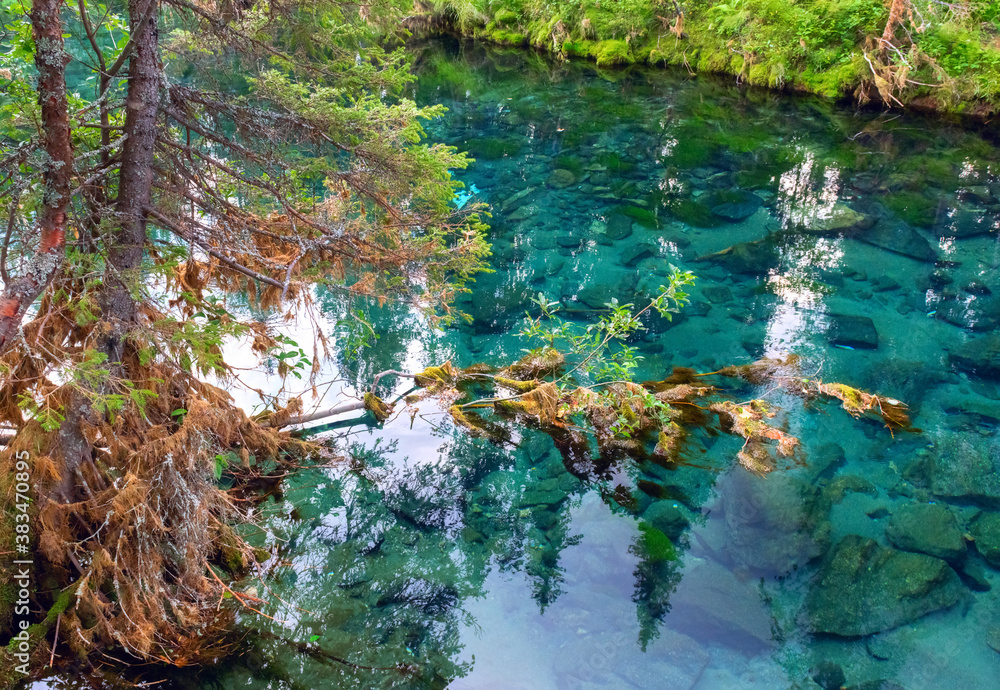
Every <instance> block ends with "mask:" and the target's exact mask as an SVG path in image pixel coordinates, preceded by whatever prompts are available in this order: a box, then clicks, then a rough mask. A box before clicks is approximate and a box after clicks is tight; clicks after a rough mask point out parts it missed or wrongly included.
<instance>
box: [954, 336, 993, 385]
mask: <svg viewBox="0 0 1000 690" xmlns="http://www.w3.org/2000/svg"><path fill="white" fill-rule="evenodd" d="M948 360H949V361H950V362H951V365H952V366H953V367H955V368H956V369H958V370H959V371H964V372H966V373H967V374H975V375H977V376H982V377H985V378H994V379H1000V335H998V334H996V333H991V334H990V335H984V336H980V337H978V338H974V339H973V340H970V341H968V342H967V343H965V344H964V345H962V346H961V347H959V348H958V349H956V350H953V351H952V352H951V353H950V354H949V355H948Z"/></svg>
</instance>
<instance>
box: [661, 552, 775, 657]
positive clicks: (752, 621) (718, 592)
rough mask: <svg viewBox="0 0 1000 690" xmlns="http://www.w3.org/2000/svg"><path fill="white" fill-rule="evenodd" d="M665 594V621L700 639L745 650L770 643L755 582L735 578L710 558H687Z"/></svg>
mask: <svg viewBox="0 0 1000 690" xmlns="http://www.w3.org/2000/svg"><path fill="white" fill-rule="evenodd" d="M683 576H684V577H683V579H681V581H680V583H679V584H678V585H677V589H676V590H675V591H674V593H673V594H672V595H671V597H670V605H671V606H670V612H669V613H668V614H667V617H666V619H665V621H664V622H665V623H666V624H667V625H668V626H669V627H670V628H673V629H675V630H678V631H679V632H685V633H688V634H690V635H692V636H693V637H695V639H696V640H699V641H702V642H703V643H705V644H709V643H711V644H712V645H719V644H723V645H726V646H728V647H732V648H734V649H737V650H740V651H743V652H745V653H751V654H752V653H758V652H760V651H761V650H762V649H766V648H769V647H773V646H774V643H773V642H772V632H771V615H770V613H769V612H768V609H767V607H766V606H765V605H764V603H763V602H762V601H761V598H760V592H759V591H758V588H757V581H756V580H755V579H753V578H750V579H749V580H747V581H741V580H739V579H738V578H737V577H736V576H735V575H734V574H733V573H732V572H731V571H730V570H729V569H728V568H725V567H723V566H722V565H720V564H718V563H716V562H715V561H710V560H703V559H690V560H687V561H686V563H685V567H684V570H683Z"/></svg>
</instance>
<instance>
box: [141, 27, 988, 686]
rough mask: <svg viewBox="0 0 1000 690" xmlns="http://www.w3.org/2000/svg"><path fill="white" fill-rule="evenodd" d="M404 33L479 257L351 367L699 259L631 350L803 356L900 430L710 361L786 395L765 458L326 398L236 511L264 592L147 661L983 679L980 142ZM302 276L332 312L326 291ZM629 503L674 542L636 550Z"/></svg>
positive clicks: (349, 372) (628, 680)
mask: <svg viewBox="0 0 1000 690" xmlns="http://www.w3.org/2000/svg"><path fill="white" fill-rule="evenodd" d="M415 50H417V53H416V55H417V58H416V63H417V72H418V75H419V79H418V81H417V82H416V83H415V84H414V86H413V96H414V97H415V98H416V99H417V100H418V101H420V102H422V103H431V102H443V103H444V104H445V105H447V106H448V108H449V109H450V110H449V113H448V114H447V115H446V116H445V117H444V118H442V119H441V120H440V121H436V122H433V123H430V124H429V125H428V132H429V134H430V136H431V138H432V139H433V140H435V141H441V142H445V143H448V144H451V145H454V146H457V147H459V148H462V149H465V150H469V151H471V152H472V154H473V155H474V156H476V157H477V158H478V160H477V162H476V163H475V164H474V165H472V166H471V167H470V168H469V169H468V170H467V171H462V172H461V173H458V175H459V178H460V179H461V180H462V181H463V182H464V183H465V184H466V185H467V188H468V189H469V190H473V189H474V190H475V191H476V194H475V197H474V198H475V199H476V200H478V201H483V202H486V203H488V204H490V206H491V207H492V213H493V218H492V221H491V224H492V231H491V241H492V243H493V247H494V249H493V259H492V265H493V267H494V269H496V272H495V273H492V274H489V275H485V276H482V277H480V279H479V280H478V282H477V283H476V286H475V288H474V290H473V292H472V294H471V295H470V296H468V297H465V298H463V299H461V300H460V301H459V306H460V307H461V308H462V309H464V310H465V311H467V312H468V313H470V314H471V315H472V316H473V318H474V320H473V322H472V323H471V324H468V325H461V326H458V327H454V328H451V329H447V330H444V331H442V332H436V333H435V332H431V331H430V330H429V329H428V328H427V327H426V326H425V325H424V324H423V323H422V322H421V321H420V320H419V319H418V318H417V317H416V316H414V315H413V314H410V313H409V312H406V311H405V310H402V309H400V308H394V307H391V306H388V307H385V308H384V309H372V310H371V311H370V316H371V317H372V318H373V319H375V323H376V324H377V326H378V330H379V331H380V332H381V334H382V337H381V338H380V339H379V341H378V342H377V343H376V344H375V345H374V346H373V347H372V348H370V349H369V350H366V351H364V352H363V353H362V354H361V356H360V358H359V360H357V361H348V360H346V359H345V360H343V361H341V362H340V364H339V367H338V372H339V375H340V376H342V377H344V379H346V385H348V386H367V385H369V384H370V382H371V378H372V376H373V375H374V373H375V372H378V371H380V370H383V369H388V368H395V369H405V370H410V371H416V370H419V369H421V368H423V367H424V366H426V365H430V364H440V363H441V362H443V361H445V360H448V359H450V360H452V361H453V362H454V364H455V365H456V366H468V365H471V364H474V363H476V362H484V361H485V362H489V363H493V364H505V363H509V362H510V361H512V360H514V359H517V358H519V357H520V356H521V354H522V349H523V348H525V347H527V344H526V343H525V342H524V341H523V340H522V339H521V338H519V337H518V336H517V331H518V329H519V327H520V324H521V320H522V319H523V315H524V312H525V311H526V310H529V309H531V304H530V301H529V300H530V298H531V297H532V296H534V295H535V294H537V293H539V292H541V293H544V294H545V295H546V296H547V297H548V298H549V299H550V300H558V301H560V302H561V304H562V306H563V310H564V311H563V313H564V314H566V315H567V316H568V318H571V319H573V320H575V321H576V322H578V323H581V324H585V323H588V322H591V321H593V320H594V319H595V318H596V314H597V313H598V312H597V311H595V310H600V309H601V308H602V306H603V304H604V303H605V302H607V301H609V300H610V299H611V298H612V297H617V298H618V299H619V300H620V301H623V302H624V301H635V302H636V303H639V302H641V301H642V299H643V298H644V297H646V296H648V295H649V294H653V293H654V292H655V289H656V287H657V286H658V285H660V284H661V283H663V282H665V277H666V275H667V273H668V270H669V265H670V264H674V265H677V266H679V267H681V268H683V269H687V270H691V271H693V272H694V273H695V274H696V275H697V276H698V281H697V284H696V287H695V288H694V289H693V291H692V293H693V294H692V304H691V305H690V306H689V307H688V308H687V309H685V311H684V313H683V315H682V316H681V317H680V318H676V319H675V320H674V321H673V322H672V323H668V322H666V321H664V320H651V321H649V322H648V323H647V326H648V330H647V331H645V332H644V333H643V334H641V336H640V337H638V338H637V339H636V343H635V344H636V345H637V346H638V347H639V350H640V353H641V354H642V355H643V357H644V359H643V360H642V362H641V366H640V375H639V378H640V379H643V378H649V379H662V378H664V377H665V376H666V375H667V374H668V373H669V371H670V369H671V368H672V367H674V366H685V367H693V368H695V369H698V370H699V371H703V372H709V371H714V370H716V369H719V368H721V367H723V366H725V365H728V364H743V363H748V362H751V361H754V360H756V359H758V358H760V357H762V356H784V355H785V354H788V353H796V354H798V355H800V356H801V357H802V367H803V370H804V371H805V372H808V373H809V374H810V375H812V376H814V377H816V378H819V379H822V380H825V381H842V382H844V383H847V384H850V385H854V386H859V387H862V388H865V389H867V390H871V391H874V392H878V393H881V394H883V395H888V396H892V397H895V398H898V399H900V400H902V401H904V402H906V403H907V404H909V405H910V407H911V410H912V412H913V417H914V424H915V426H917V427H919V428H920V430H921V431H919V432H913V433H899V432H897V433H896V434H895V435H893V434H892V433H890V432H889V430H888V429H886V428H885V427H883V426H882V424H881V422H879V421H876V420H872V419H857V420H856V419H852V418H850V417H849V416H847V415H846V414H845V413H844V412H843V411H842V410H840V409H838V408H836V407H834V406H831V405H822V404H815V405H811V406H810V407H809V408H806V407H805V406H804V405H803V403H802V401H800V400H798V399H796V398H793V397H790V396H787V395H783V394H781V393H779V392H775V391H771V390H767V389H761V388H755V387H753V386H749V385H744V386H742V387H740V384H739V383H738V382H734V381H732V380H730V381H723V382H721V384H720V385H723V386H725V387H727V388H729V389H730V393H731V394H732V395H733V396H734V397H736V398H737V399H749V398H752V397H757V396H761V395H764V396H767V397H768V399H770V400H772V401H773V402H775V403H776V404H778V405H780V406H781V407H782V408H783V409H784V410H785V413H784V416H783V417H782V420H783V423H784V424H786V425H787V429H788V430H789V432H790V433H792V434H794V435H796V436H798V437H799V438H800V439H801V440H802V444H803V457H802V458H801V461H800V462H799V463H796V464H793V465H792V466H790V467H788V468H784V469H782V470H779V471H775V472H773V473H771V474H770V475H768V476H767V477H766V478H760V477H757V476H756V475H753V474H750V473H748V472H747V471H746V470H744V469H743V468H742V467H740V466H739V465H737V464H735V462H734V457H735V454H736V452H737V451H738V450H739V447H740V443H739V442H738V441H736V440H734V439H733V438H730V437H727V436H724V435H718V434H713V433H711V432H709V431H706V430H698V431H695V432H694V433H693V435H692V437H691V440H690V443H689V445H688V447H687V450H686V453H685V462H684V463H683V464H681V465H679V466H676V467H671V468H664V467H662V466H660V465H657V464H655V463H652V462H649V463H636V462H632V461H627V460H620V459H618V460H615V459H608V458H600V457H589V456H588V457H579V456H576V455H572V454H567V455H566V456H565V457H564V455H563V454H562V453H560V451H559V449H557V448H556V447H555V445H554V443H553V441H552V440H551V439H550V438H549V437H548V436H546V435H545V434H542V433H540V432H538V431H534V430H531V429H526V428H520V429H516V428H515V429H512V430H511V432H510V437H509V439H507V440H506V441H504V442H500V443H491V442H490V441H488V440H485V439H473V438H470V437H469V436H468V435H467V434H465V433H464V432H462V431H461V430H460V429H456V428H455V427H454V426H453V425H452V424H451V422H450V418H449V417H448V416H447V415H445V414H443V413H442V411H441V410H440V409H438V408H436V407H435V406H434V404H432V403H428V404H425V405H423V406H422V407H421V412H420V414H419V415H416V416H414V417H412V418H411V416H410V415H409V414H408V413H407V414H402V415H400V416H398V417H397V418H395V419H393V420H391V421H389V422H387V423H386V424H385V425H384V427H383V428H375V427H373V426H371V425H370V424H367V423H366V421H367V420H363V419H362V420H355V421H354V422H345V423H340V424H337V425H333V426H331V427H328V428H326V430H325V431H322V432H321V434H320V437H329V438H330V439H332V440H336V441H337V443H339V447H340V448H348V449H349V453H348V454H347V455H348V459H347V460H346V461H345V462H342V463H339V464H335V465H334V466H332V467H329V468H322V469H314V470H308V471H304V472H302V473H300V474H299V475H297V476H295V477H293V478H291V479H290V480H289V481H288V482H287V484H286V487H285V490H284V492H283V494H281V495H279V496H277V497H274V498H272V499H270V500H269V501H268V503H267V504H266V505H265V508H264V515H263V517H261V518H260V519H259V522H260V524H261V527H262V530H263V531H262V533H260V534H258V535H257V536H256V537H255V538H256V539H257V540H258V541H259V542H260V543H262V544H271V545H277V546H276V548H275V557H274V558H273V559H272V561H271V562H270V563H269V564H268V568H269V572H270V573H271V574H272V575H273V578H272V579H271V580H269V581H268V582H267V588H265V587H264V585H261V584H258V585H257V586H258V590H259V595H260V596H261V597H262V598H263V599H265V600H267V601H268V602H269V608H267V613H268V614H270V615H271V616H273V617H274V618H275V619H276V620H275V621H273V622H272V621H266V620H265V621H263V622H260V621H259V620H256V619H254V618H253V617H252V616H247V617H244V618H243V621H244V622H246V623H247V624H248V629H249V632H248V635H247V636H246V637H245V638H243V639H242V641H241V642H240V644H239V645H238V646H237V647H236V648H235V649H234V651H233V652H232V653H231V654H230V655H229V656H227V657H225V658H224V659H222V660H220V662H219V664H218V665H217V666H215V667H208V668H202V669H199V670H197V671H194V670H192V671H190V672H182V673H180V674H179V675H177V676H176V677H173V678H172V679H171V680H170V681H169V684H170V685H171V686H173V687H205V688H237V687H243V688H260V689H263V688H444V687H449V688H456V689H458V688H559V689H570V688H669V689H673V688H698V689H699V690H713V689H716V688H741V689H742V688H761V689H764V688H786V687H800V688H815V687H840V686H841V685H846V686H851V687H866V688H875V687H883V688H887V689H888V688H896V687H904V688H909V689H915V688H940V687H954V688H978V687H992V686H994V685H995V683H996V681H995V680H994V679H995V678H997V677H1000V655H998V651H995V650H1000V627H998V626H1000V615H998V614H1000V598H998V593H1000V578H998V576H997V571H996V570H995V569H994V568H995V567H1000V512H996V511H998V510H1000V475H997V469H998V464H1000V439H998V435H997V428H998V420H1000V342H998V336H996V335H995V334H994V333H995V329H996V327H997V325H998V322H1000V277H998V271H997V269H998V267H1000V240H998V238H1000V232H998V227H1000V178H998V176H1000V150H998V149H997V148H996V147H995V142H991V141H990V140H989V138H988V136H987V134H986V133H978V132H975V131H972V130H970V129H963V128H962V127H959V126H952V125H948V124H942V123H934V122H932V121H929V120H925V119H922V118H920V117H917V116H905V117H904V116H900V115H899V114H895V113H894V114H880V113H877V112H866V113H856V112H854V111H852V110H849V109H845V108H840V107H836V106H833V105H831V104H829V103H826V102H822V101H818V100H812V99H799V98H795V97H791V96H787V95H783V96H779V95H775V94H772V93H759V92H746V91H742V90H739V89H737V88H736V87H734V86H731V85H728V84H723V83H721V82H716V81H712V80H709V79H699V80H692V79H689V78H688V76H687V75H686V74H684V73H676V72H669V73H665V72H658V71H645V70H634V71H629V72H598V71H596V70H595V68H594V67H593V66H591V65H587V64H577V63H568V64H553V63H549V62H546V61H545V60H543V59H541V58H539V57H536V56H533V55H530V54H524V53H518V52H502V51H493V50H488V49H485V48H483V47H481V46H475V45H471V44H459V43H448V42H441V43H432V44H428V45H424V46H420V47H418V48H416V49H415ZM556 171H562V172H556ZM726 250H729V251H726ZM325 307H326V312H327V316H328V318H329V327H330V330H331V332H332V333H334V334H335V333H336V332H337V326H336V325H335V324H336V321H337V320H338V319H339V318H340V317H341V316H342V315H343V310H344V308H345V306H344V305H343V304H342V303H341V302H340V301H339V299H338V298H336V297H329V298H328V299H327V301H326V303H325ZM405 390H406V387H405V384H404V383H400V384H399V385H398V386H397V389H396V391H395V392H396V393H398V394H401V393H403V392H405ZM641 524H642V525H644V526H650V525H651V526H653V527H655V528H656V529H657V530H659V531H661V532H662V533H663V534H664V535H666V536H667V537H668V538H669V539H670V540H671V541H672V543H673V544H674V547H675V551H676V553H675V557H670V555H669V554H668V555H666V556H664V555H662V554H661V555H660V556H657V557H654V556H653V555H651V553H650V551H651V550H650V549H649V548H646V547H644V546H643V544H644V543H647V542H644V541H643V540H644V538H645V537H644V534H645V533H644V532H642V531H640V529H639V527H640V525H641ZM990 561H992V564H993V565H992V566H991V565H990ZM278 638H282V639H283V640H291V641H292V642H293V643H294V644H289V643H288V642H287V641H281V640H279V639H278ZM841 673H842V674H843V677H841V676H840V674H841ZM160 677H162V674H160V675H157V676H156V678H160ZM153 679H154V678H153V676H152V675H151V676H150V680H153ZM877 681H882V683H881V685H879V684H877V683H876V684H871V685H863V684H864V683H874V682H877Z"/></svg>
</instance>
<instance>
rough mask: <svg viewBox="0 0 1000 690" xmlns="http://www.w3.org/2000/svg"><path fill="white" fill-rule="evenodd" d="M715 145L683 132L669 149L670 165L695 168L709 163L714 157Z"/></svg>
mask: <svg viewBox="0 0 1000 690" xmlns="http://www.w3.org/2000/svg"><path fill="white" fill-rule="evenodd" d="M716 149H717V146H716V144H715V143H714V142H711V141H708V140H707V139H702V138H701V137H700V136H691V135H690V134H688V133H683V134H682V135H681V136H679V137H678V141H677V145H676V146H674V148H673V149H672V150H671V151H670V165H674V166H677V167H678V168H681V169H683V168H697V167H698V166H701V165H709V164H710V163H711V162H712V159H713V158H714V157H715V152H716Z"/></svg>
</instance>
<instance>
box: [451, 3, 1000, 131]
mask: <svg viewBox="0 0 1000 690" xmlns="http://www.w3.org/2000/svg"><path fill="white" fill-rule="evenodd" d="M991 7H992V4H990V3H986V4H985V5H983V4H978V5H976V4H974V5H973V6H971V13H970V16H967V17H956V16H954V15H950V16H949V18H948V19H947V20H944V19H942V18H939V19H937V20H935V21H932V22H930V24H929V25H928V26H927V27H926V30H925V31H923V32H917V31H911V37H912V40H913V41H914V43H915V44H916V46H917V48H918V49H919V50H920V51H923V53H925V54H926V55H928V56H930V58H932V59H933V60H934V63H935V64H934V65H933V66H932V65H931V64H929V63H923V64H921V65H920V66H918V67H917V68H916V69H915V70H914V71H913V72H912V73H911V74H910V77H911V82H910V84H908V85H907V87H906V88H905V89H904V90H903V92H902V93H898V94H896V95H897V96H898V97H899V98H901V99H902V100H903V101H904V102H905V101H908V100H913V99H915V98H918V97H919V98H925V97H926V98H930V99H933V103H935V104H936V107H938V108H940V109H942V110H946V111H949V112H955V113H959V112H962V111H965V110H971V109H976V110H977V111H983V112H986V113H988V112H990V110H991V109H992V108H994V107H998V106H1000V48H998V46H997V45H996V43H995V34H996V28H997V22H998V20H997V19H996V18H993V17H994V15H996V16H998V17H1000V11H994V10H992V9H990V8H991ZM434 8H435V9H434V12H435V13H437V14H438V16H440V17H443V18H449V17H450V18H451V19H450V20H451V21H452V23H453V24H454V25H456V28H459V29H460V30H463V31H465V32H466V33H467V34H468V33H470V32H472V33H474V34H475V35H479V36H482V37H484V38H487V39H488V40H491V41H495V42H498V43H505V44H513V45H518V44H523V43H530V44H531V45H533V46H536V47H538V48H539V49H540V50H545V51H549V52H554V53H561V54H563V55H568V56H571V57H579V58H587V59H591V60H595V61H596V62H597V64H598V66H600V67H610V66H615V65H627V64H631V63H633V62H647V63H650V64H673V65H685V67H686V68H687V69H689V70H692V71H698V72H715V73H723V74H730V75H737V76H738V77H739V78H740V80H742V81H745V82H747V83H750V84H753V85H759V86H764V87H770V88H788V87H791V88H794V89H796V90H804V91H809V92H812V93H816V94H819V95H821V96H824V97H828V98H841V97H844V96H846V95H850V94H855V93H859V91H858V87H859V86H860V85H862V84H863V83H866V82H870V80H871V69H870V67H869V66H868V64H867V62H866V61H865V58H864V51H865V49H866V48H865V46H866V40H868V39H869V38H871V37H873V36H878V35H880V34H881V32H882V30H883V28H884V27H885V22H886V18H887V12H888V10H887V6H886V4H885V3H881V2H870V1H869V0H812V1H810V2H808V3H793V2H787V0H740V2H737V3H730V4H725V3H708V2H702V0H695V2H694V3H693V4H692V3H684V12H685V15H684V36H683V37H682V38H676V37H674V36H672V35H671V34H669V33H667V32H666V31H665V26H664V21H665V20H666V21H669V20H670V17H672V16H673V15H672V12H673V10H672V8H669V7H667V6H664V5H663V4H662V3H659V2H657V1H655V0H621V1H620V2H616V3H613V4H609V3H605V4H598V3H593V2H587V3H584V4H582V5H581V4H579V3H570V2H566V1H565V0H555V2H552V1H551V0H547V1H546V2H541V0H491V2H489V3H486V2H484V1H483V0H473V1H472V2H471V3H468V2H466V3H457V2H453V1H452V0H439V1H438V2H436V3H434ZM483 17H485V18H486V19H485V21H484V20H483ZM983 17H991V18H990V19H983ZM463 18H464V19H463ZM473 18H474V19H473ZM991 22H992V23H991ZM626 37H628V40H625V39H626ZM942 70H943V72H942ZM620 74H621V72H620V71H618V70H615V71H609V72H607V73H604V74H602V76H605V77H607V78H609V79H612V80H613V79H615V78H618V77H619V76H620ZM917 82H926V83H928V84H931V85H932V86H923V85H921V84H919V83H917ZM868 94H869V95H871V94H872V91H871V89H870V88H869V90H868ZM984 105H986V106H988V107H985V108H984V107H982V106H984Z"/></svg>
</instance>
